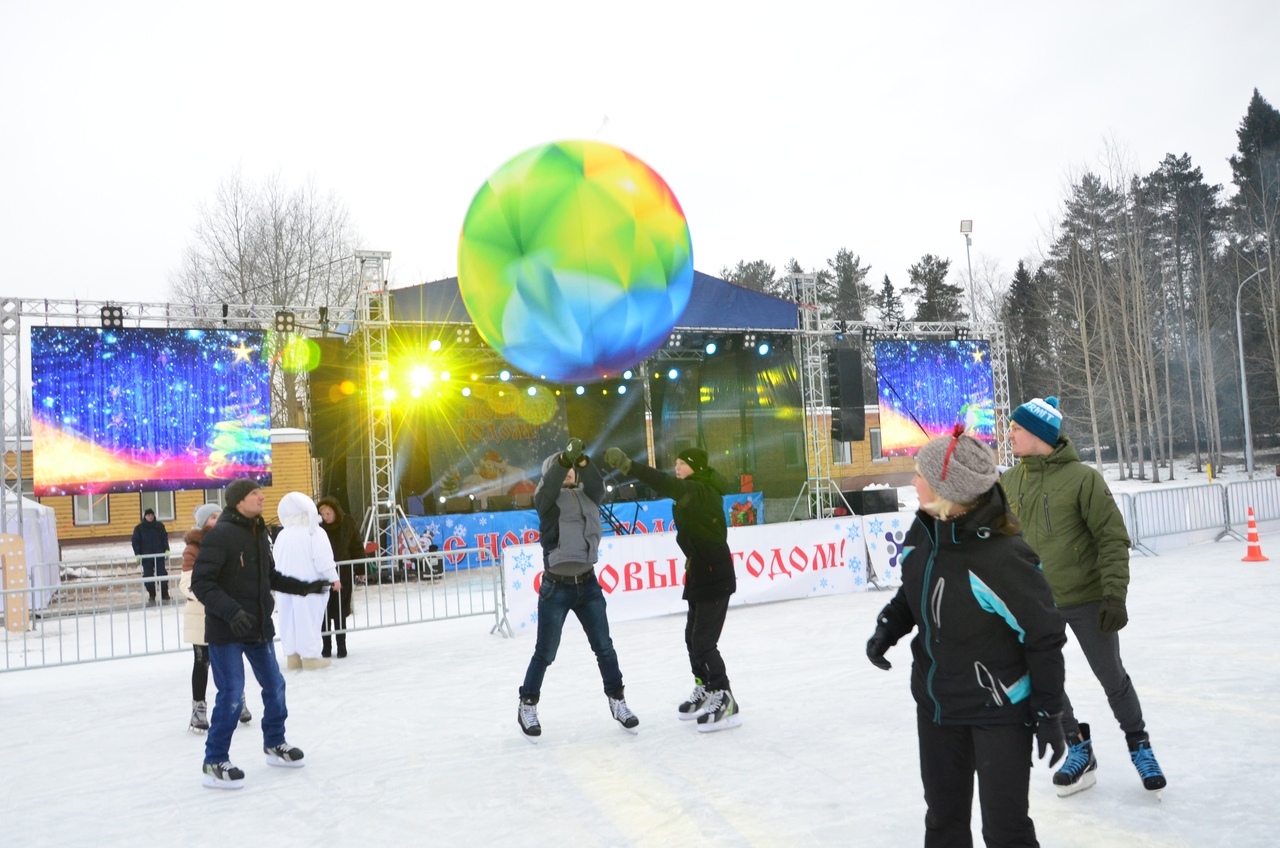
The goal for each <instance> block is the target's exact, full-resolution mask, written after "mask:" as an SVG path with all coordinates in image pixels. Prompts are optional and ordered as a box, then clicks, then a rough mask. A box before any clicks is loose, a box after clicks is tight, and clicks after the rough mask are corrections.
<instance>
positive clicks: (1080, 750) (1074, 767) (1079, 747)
mask: <svg viewBox="0 0 1280 848" xmlns="http://www.w3.org/2000/svg"><path fill="white" fill-rule="evenodd" d="M1092 745H1093V742H1092V740H1085V741H1084V742H1077V743H1075V744H1074V745H1071V746H1070V747H1069V748H1068V750H1067V758H1066V760H1064V761H1063V763H1062V768H1060V769H1058V771H1064V772H1066V773H1068V774H1079V773H1080V772H1083V771H1084V769H1085V766H1087V765H1089V754H1090V753H1091V752H1092V750H1093V749H1092Z"/></svg>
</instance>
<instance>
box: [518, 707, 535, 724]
mask: <svg viewBox="0 0 1280 848" xmlns="http://www.w3.org/2000/svg"><path fill="white" fill-rule="evenodd" d="M520 721H522V722H524V726H525V727H537V726H538V705H537V704H525V703H521V704H520Z"/></svg>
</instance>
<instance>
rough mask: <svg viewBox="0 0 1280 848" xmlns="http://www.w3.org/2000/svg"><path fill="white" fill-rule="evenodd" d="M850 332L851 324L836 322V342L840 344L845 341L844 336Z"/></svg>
mask: <svg viewBox="0 0 1280 848" xmlns="http://www.w3.org/2000/svg"><path fill="white" fill-rule="evenodd" d="M848 331H849V324H848V322H847V321H837V322H836V341H838V342H842V341H844V334H845V333H846V332H848Z"/></svg>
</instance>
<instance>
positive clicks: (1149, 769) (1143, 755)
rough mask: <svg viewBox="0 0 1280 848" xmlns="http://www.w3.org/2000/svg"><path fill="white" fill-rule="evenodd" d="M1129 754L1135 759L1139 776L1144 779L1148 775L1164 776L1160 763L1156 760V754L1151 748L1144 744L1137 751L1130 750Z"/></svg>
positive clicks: (1134, 763) (1134, 762)
mask: <svg viewBox="0 0 1280 848" xmlns="http://www.w3.org/2000/svg"><path fill="white" fill-rule="evenodd" d="M1129 756H1130V757H1131V758H1132V759H1133V765H1134V767H1135V768H1136V769H1137V770H1138V776H1139V777H1141V778H1142V779H1143V780H1146V779H1147V778H1148V777H1164V772H1162V771H1161V770H1160V764H1159V763H1157V762H1156V755H1155V754H1153V753H1151V749H1150V748H1148V747H1146V746H1143V747H1141V748H1139V749H1138V750H1136V751H1130V752H1129Z"/></svg>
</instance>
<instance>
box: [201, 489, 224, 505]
mask: <svg viewBox="0 0 1280 848" xmlns="http://www.w3.org/2000/svg"><path fill="white" fill-rule="evenodd" d="M223 491H225V490H224V489H205V490H204V502H205V503H211V504H217V505H218V506H222V493H223Z"/></svg>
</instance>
